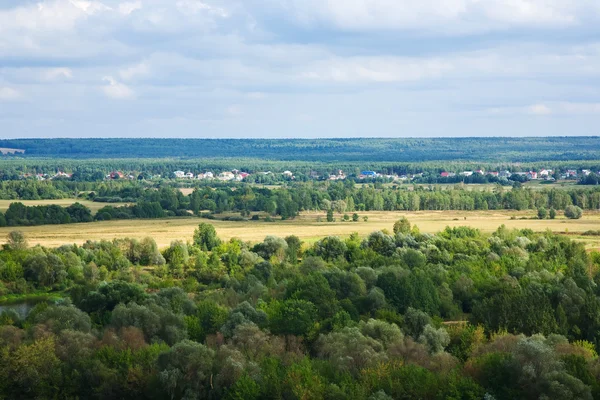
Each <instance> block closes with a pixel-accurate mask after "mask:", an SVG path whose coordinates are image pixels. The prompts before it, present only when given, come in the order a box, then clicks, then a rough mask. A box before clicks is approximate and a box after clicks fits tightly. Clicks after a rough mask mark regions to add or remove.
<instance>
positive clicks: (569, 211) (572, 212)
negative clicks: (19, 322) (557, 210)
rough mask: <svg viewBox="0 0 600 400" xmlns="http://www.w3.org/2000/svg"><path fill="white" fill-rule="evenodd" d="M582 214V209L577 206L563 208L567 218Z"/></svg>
mask: <svg viewBox="0 0 600 400" xmlns="http://www.w3.org/2000/svg"><path fill="white" fill-rule="evenodd" d="M582 215H583V210H582V209H581V208H580V207H577V206H567V208H565V217H567V218H569V219H579V218H581V216H582Z"/></svg>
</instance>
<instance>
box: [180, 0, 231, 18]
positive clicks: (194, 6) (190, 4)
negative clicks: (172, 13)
mask: <svg viewBox="0 0 600 400" xmlns="http://www.w3.org/2000/svg"><path fill="white" fill-rule="evenodd" d="M175 5H176V7H177V8H178V9H179V10H180V11H181V12H184V13H192V14H197V13H200V12H209V13H212V14H216V15H219V16H221V17H223V18H226V17H228V15H229V14H228V13H227V11H226V10H225V9H223V8H220V7H215V6H211V5H209V4H207V3H204V2H202V1H199V0H178V1H177V2H176V3H175Z"/></svg>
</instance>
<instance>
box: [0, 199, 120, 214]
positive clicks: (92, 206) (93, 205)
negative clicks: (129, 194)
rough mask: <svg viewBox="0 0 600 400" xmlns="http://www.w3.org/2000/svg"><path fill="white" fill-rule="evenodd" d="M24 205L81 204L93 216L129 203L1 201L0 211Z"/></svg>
mask: <svg viewBox="0 0 600 400" xmlns="http://www.w3.org/2000/svg"><path fill="white" fill-rule="evenodd" d="M17 202H19V203H23V204H24V205H26V206H49V205H52V204H54V205H57V206H61V207H68V206H70V205H71V204H73V203H81V204H83V205H84V206H86V207H88V208H89V209H90V210H91V211H92V214H96V211H98V210H99V209H101V208H102V207H104V206H109V205H110V206H114V207H117V206H123V205H126V204H127V203H96V202H93V201H89V200H82V199H58V200H0V211H2V212H4V211H6V210H7V209H8V206H10V203H17Z"/></svg>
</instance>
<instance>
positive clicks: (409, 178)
mask: <svg viewBox="0 0 600 400" xmlns="http://www.w3.org/2000/svg"><path fill="white" fill-rule="evenodd" d="M590 174H596V175H600V171H596V172H594V171H592V170H589V169H581V170H576V169H566V170H562V171H557V170H552V169H541V170H539V171H533V170H530V171H518V172H511V171H508V170H501V171H487V172H486V171H485V170H483V169H477V170H474V171H462V172H449V171H442V172H441V173H439V175H438V178H441V180H442V181H445V180H455V179H456V178H458V179H460V178H469V177H473V176H484V177H488V178H497V179H506V180H508V179H511V180H520V181H536V180H540V181H549V182H552V181H556V180H575V179H579V178H584V177H587V176H589V175H590ZM252 175H262V176H273V177H275V178H276V180H278V179H279V178H280V179H281V180H284V181H292V180H295V179H296V175H295V174H294V173H293V172H292V171H288V170H286V171H283V172H280V173H275V172H272V171H261V172H255V173H250V172H244V171H240V170H238V169H233V170H231V171H223V172H218V173H217V172H212V171H206V172H201V173H194V172H190V171H188V172H185V171H181V170H177V171H174V172H173V173H172V174H170V176H169V177H167V178H171V179H177V180H201V181H202V180H205V181H221V182H243V181H248V179H247V178H249V177H251V176H252ZM424 175H425V174H424V173H418V174H405V175H398V174H384V173H380V172H376V171H370V170H365V171H361V172H360V173H359V174H354V175H348V174H346V173H345V172H344V171H343V170H341V169H338V170H337V171H335V172H334V173H332V174H329V175H327V174H325V175H319V174H318V173H317V172H315V171H311V172H310V174H309V175H308V177H309V178H310V179H312V180H321V181H324V180H329V181H343V180H346V179H347V178H355V179H356V180H360V181H369V180H376V179H384V180H387V181H391V182H413V181H415V180H418V179H419V178H422V177H423V176H424ZM72 177H73V174H71V173H66V172H63V171H57V172H56V173H54V174H43V173H38V174H30V173H27V174H23V175H21V178H22V179H29V178H35V179H37V180H38V181H46V180H56V179H67V180H68V179H71V178H72ZM515 177H519V178H517V179H515ZM161 178H162V176H161V175H149V174H145V173H124V172H121V171H112V172H111V173H109V174H107V175H106V176H105V180H122V179H126V180H153V179H161ZM453 178H454V179H453Z"/></svg>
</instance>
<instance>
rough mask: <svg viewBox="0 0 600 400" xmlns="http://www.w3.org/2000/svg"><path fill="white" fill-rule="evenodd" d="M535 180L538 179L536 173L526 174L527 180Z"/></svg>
mask: <svg viewBox="0 0 600 400" xmlns="http://www.w3.org/2000/svg"><path fill="white" fill-rule="evenodd" d="M537 178H538V173H537V172H535V171H529V172H528V173H527V179H531V180H534V179H537Z"/></svg>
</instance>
